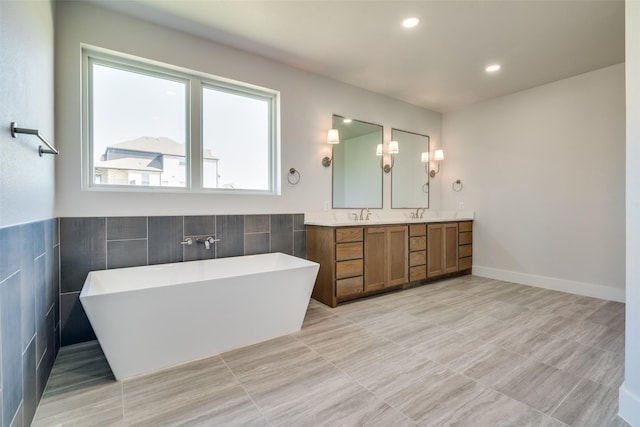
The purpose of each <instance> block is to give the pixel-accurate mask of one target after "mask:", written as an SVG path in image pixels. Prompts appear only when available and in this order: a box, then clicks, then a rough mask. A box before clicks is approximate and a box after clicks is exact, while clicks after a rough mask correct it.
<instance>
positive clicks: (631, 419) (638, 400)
mask: <svg viewBox="0 0 640 427" xmlns="http://www.w3.org/2000/svg"><path fill="white" fill-rule="evenodd" d="M618 415H620V417H621V418H622V419H624V420H625V421H626V422H628V423H629V424H631V425H632V426H640V397H639V396H637V395H635V394H633V393H631V392H630V391H629V389H628V388H626V387H625V386H624V384H622V386H621V387H620V397H619V405H618Z"/></svg>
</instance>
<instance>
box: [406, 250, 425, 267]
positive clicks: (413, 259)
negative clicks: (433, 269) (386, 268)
mask: <svg viewBox="0 0 640 427" xmlns="http://www.w3.org/2000/svg"><path fill="white" fill-rule="evenodd" d="M426 263H427V252H425V251H419V252H411V253H410V254H409V266H410V267H413V266H416V265H425V264H426Z"/></svg>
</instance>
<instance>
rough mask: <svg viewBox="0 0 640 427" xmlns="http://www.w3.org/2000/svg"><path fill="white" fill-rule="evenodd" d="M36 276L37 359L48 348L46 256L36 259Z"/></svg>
mask: <svg viewBox="0 0 640 427" xmlns="http://www.w3.org/2000/svg"><path fill="white" fill-rule="evenodd" d="M35 267H36V269H35V272H36V274H35V276H36V360H38V361H39V360H40V359H41V358H42V355H43V354H44V352H45V350H46V349H47V323H46V318H47V312H48V311H49V310H48V308H49V307H47V281H46V277H45V257H44V256H41V257H39V258H38V259H36V261H35Z"/></svg>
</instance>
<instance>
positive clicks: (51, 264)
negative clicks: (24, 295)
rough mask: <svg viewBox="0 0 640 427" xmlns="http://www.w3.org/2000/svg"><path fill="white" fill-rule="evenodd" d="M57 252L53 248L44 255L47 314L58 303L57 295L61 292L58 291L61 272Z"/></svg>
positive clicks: (45, 306)
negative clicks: (57, 263) (59, 273)
mask: <svg viewBox="0 0 640 427" xmlns="http://www.w3.org/2000/svg"><path fill="white" fill-rule="evenodd" d="M55 257H56V254H55V251H54V248H53V247H51V248H49V249H47V252H46V253H45V254H44V279H45V286H46V288H45V293H46V298H45V305H44V308H45V313H46V312H48V311H49V310H50V309H51V307H53V304H54V303H55V301H56V297H55V293H56V292H59V291H58V290H57V286H56V285H57V279H56V275H57V274H58V272H59V269H58V266H56V264H55Z"/></svg>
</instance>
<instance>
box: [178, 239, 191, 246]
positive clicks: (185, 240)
mask: <svg viewBox="0 0 640 427" xmlns="http://www.w3.org/2000/svg"><path fill="white" fill-rule="evenodd" d="M180 244H181V245H187V246H191V245H193V240H191V237H187V238H186V239H184V240H183V241H182V242H180Z"/></svg>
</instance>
